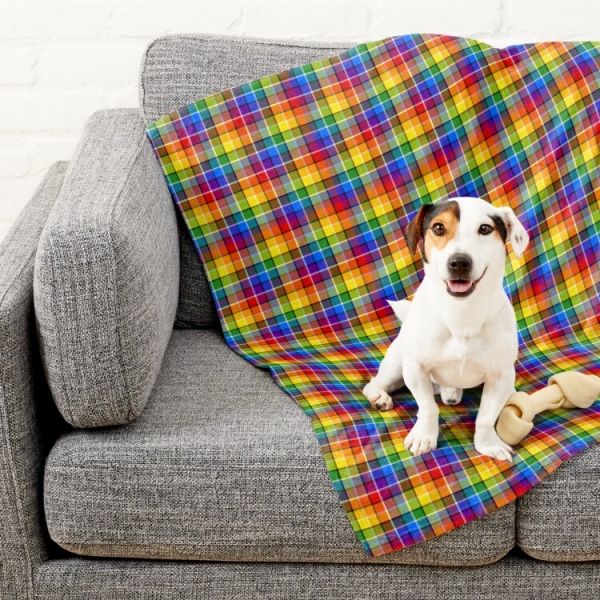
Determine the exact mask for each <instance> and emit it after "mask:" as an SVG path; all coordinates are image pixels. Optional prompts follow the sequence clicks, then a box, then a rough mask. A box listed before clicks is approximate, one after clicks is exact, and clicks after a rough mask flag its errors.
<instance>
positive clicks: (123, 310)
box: [34, 109, 179, 427]
mask: <svg viewBox="0 0 600 600" xmlns="http://www.w3.org/2000/svg"><path fill="white" fill-rule="evenodd" d="M178 296H179V241H178V233H177V221H176V215H175V206H174V203H173V201H172V199H171V196H170V194H169V190H168V188H167V185H166V182H165V180H164V177H163V174H162V171H161V169H160V165H159V164H158V161H157V160H156V158H155V156H154V152H153V150H152V146H151V144H150V142H149V140H148V138H147V136H146V130H145V126H144V122H143V121H142V118H141V116H140V112H139V111H138V110H136V109H118V110H104V111H100V112H98V113H96V114H95V115H93V116H92V117H91V118H90V119H89V121H88V122H87V124H86V126H85V129H84V132H83V135H82V139H81V142H80V144H79V146H78V148H77V150H76V152H75V155H74V157H73V159H72V160H71V162H70V163H69V168H68V170H67V174H66V177H65V183H64V185H63V188H62V191H61V193H60V196H59V198H58V200H57V202H56V204H55V206H54V207H53V209H52V211H51V212H50V215H49V217H48V221H47V223H46V226H45V227H44V231H43V232H42V236H41V238H40V243H39V248H38V253H37V258H36V263H35V272H34V303H35V314H36V319H37V324H38V330H39V331H38V333H39V339H40V350H41V354H42V362H43V365H44V369H45V372H46V377H47V380H48V383H49V385H50V389H51V391H52V395H53V397H54V401H55V402H56V405H57V406H58V409H59V410H60V412H61V414H62V415H63V417H64V418H65V420H66V421H68V422H69V423H71V424H72V425H74V426H75V427H100V426H107V425H118V424H122V423H127V422H129V421H131V420H132V419H134V418H135V417H136V416H137V415H139V414H140V412H141V411H142V409H143V407H144V406H145V404H146V402H147V400H148V397H149V396H150V392H151V391H152V388H153V386H154V383H155V381H156V377H157V375H158V372H159V369H160V366H161V363H162V359H163V356H164V352H165V350H166V348H167V344H168V342H169V339H170V337H171V332H172V330H173V324H174V321H175V313H176V310H177V301H178Z"/></svg>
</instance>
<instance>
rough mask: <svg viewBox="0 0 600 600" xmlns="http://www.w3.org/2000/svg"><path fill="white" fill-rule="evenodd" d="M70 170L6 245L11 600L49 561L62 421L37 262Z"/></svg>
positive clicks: (2, 411) (6, 501)
mask: <svg viewBox="0 0 600 600" xmlns="http://www.w3.org/2000/svg"><path fill="white" fill-rule="evenodd" d="M66 167H67V164H66V163H57V164H55V165H54V166H53V167H51V169H50V170H49V171H48V173H47V174H46V176H45V177H44V179H43V181H42V183H41V184H40V186H39V187H38V189H37V191H36V192H35V193H34V195H33V198H32V199H31V201H30V202H29V203H28V204H27V206H26V207H25V208H24V209H23V211H22V212H21V214H20V215H19V216H18V218H17V220H16V221H15V223H14V224H13V225H12V227H11V228H10V230H9V232H8V234H7V235H6V237H5V239H4V240H3V241H2V243H1V244H0V598H6V599H8V598H32V597H33V581H32V575H33V573H32V569H33V567H34V566H35V565H36V564H37V563H41V561H42V560H45V559H46V558H47V553H46V547H45V541H44V535H43V533H42V527H43V526H42V521H41V512H42V511H41V506H40V497H41V484H42V468H43V463H44V450H45V448H44V443H43V441H45V442H46V443H51V442H53V441H54V440H53V437H52V433H53V423H54V422H55V421H54V419H53V418H52V413H51V410H52V408H53V406H52V399H51V398H50V394H49V392H48V389H47V387H46V386H45V384H44V383H43V381H44V378H43V374H42V373H41V366H40V362H39V358H38V356H39V352H38V348H37V344H36V339H35V322H34V318H33V265H34V260H35V252H36V248H37V244H38V239H39V236H40V233H41V231H42V228H43V226H44V223H45V222H46V218H47V217H48V213H49V212H50V209H51V208H52V206H53V204H54V202H55V200H56V197H57V195H58V193H59V191H60V189H61V186H62V182H63V178H64V174H65V170H66ZM42 427H43V428H44V433H45V435H44V434H42V431H41V429H42ZM44 438H45V439H44Z"/></svg>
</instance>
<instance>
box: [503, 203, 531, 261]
mask: <svg viewBox="0 0 600 600" xmlns="http://www.w3.org/2000/svg"><path fill="white" fill-rule="evenodd" d="M500 212H501V213H502V218H503V219H504V224H505V225H506V239H507V241H508V240H510V244H511V246H512V249H513V252H514V253H515V256H516V257H517V258H519V257H520V256H521V255H522V254H523V252H525V248H527V244H528V243H529V235H527V231H525V227H523V225H521V222H520V221H519V219H517V217H516V216H515V213H514V212H513V211H512V209H511V208H508V207H504V208H501V209H500Z"/></svg>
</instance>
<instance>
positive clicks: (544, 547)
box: [517, 445, 600, 596]
mask: <svg viewBox="0 0 600 600" xmlns="http://www.w3.org/2000/svg"><path fill="white" fill-rule="evenodd" d="M517 515H518V521H517V536H518V537H517V542H518V544H519V546H520V547H521V548H522V549H523V550H524V551H525V552H527V554H529V555H530V556H533V557H534V558H539V559H541V560H550V561H559V562H563V561H583V560H600V445H596V446H593V447H592V448H589V449H587V450H584V451H583V452H581V453H580V454H577V455H576V456H574V457H573V458H570V459H569V460H568V461H566V462H564V463H563V464H561V465H560V466H559V467H558V469H556V471H554V473H551V474H550V475H548V477H547V478H546V479H544V480H543V481H541V482H540V483H539V484H537V485H536V486H535V487H534V488H533V489H532V490H530V491H529V492H528V493H527V494H525V495H524V496H522V497H521V498H519V499H518V500H517ZM598 595H599V596H600V587H599V588H598Z"/></svg>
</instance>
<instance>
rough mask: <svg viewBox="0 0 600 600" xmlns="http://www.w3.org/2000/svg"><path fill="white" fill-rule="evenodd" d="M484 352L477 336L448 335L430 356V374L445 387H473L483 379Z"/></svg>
mask: <svg viewBox="0 0 600 600" xmlns="http://www.w3.org/2000/svg"><path fill="white" fill-rule="evenodd" d="M486 354H487V353H486V352H485V349H484V348H483V344H482V343H481V341H480V340H479V339H477V338H464V337H463V338H461V337H450V338H448V339H447V340H445V342H444V343H442V344H440V345H439V348H438V352H437V353H436V354H434V355H432V356H431V359H430V360H431V363H430V365H428V366H429V367H430V369H431V376H432V378H433V380H434V381H435V382H436V383H438V384H439V385H442V386H445V387H456V388H462V389H465V388H471V387H475V386H477V385H480V384H481V383H483V382H484V380H485V373H486V368H485V362H486V359H485V355H486Z"/></svg>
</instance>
